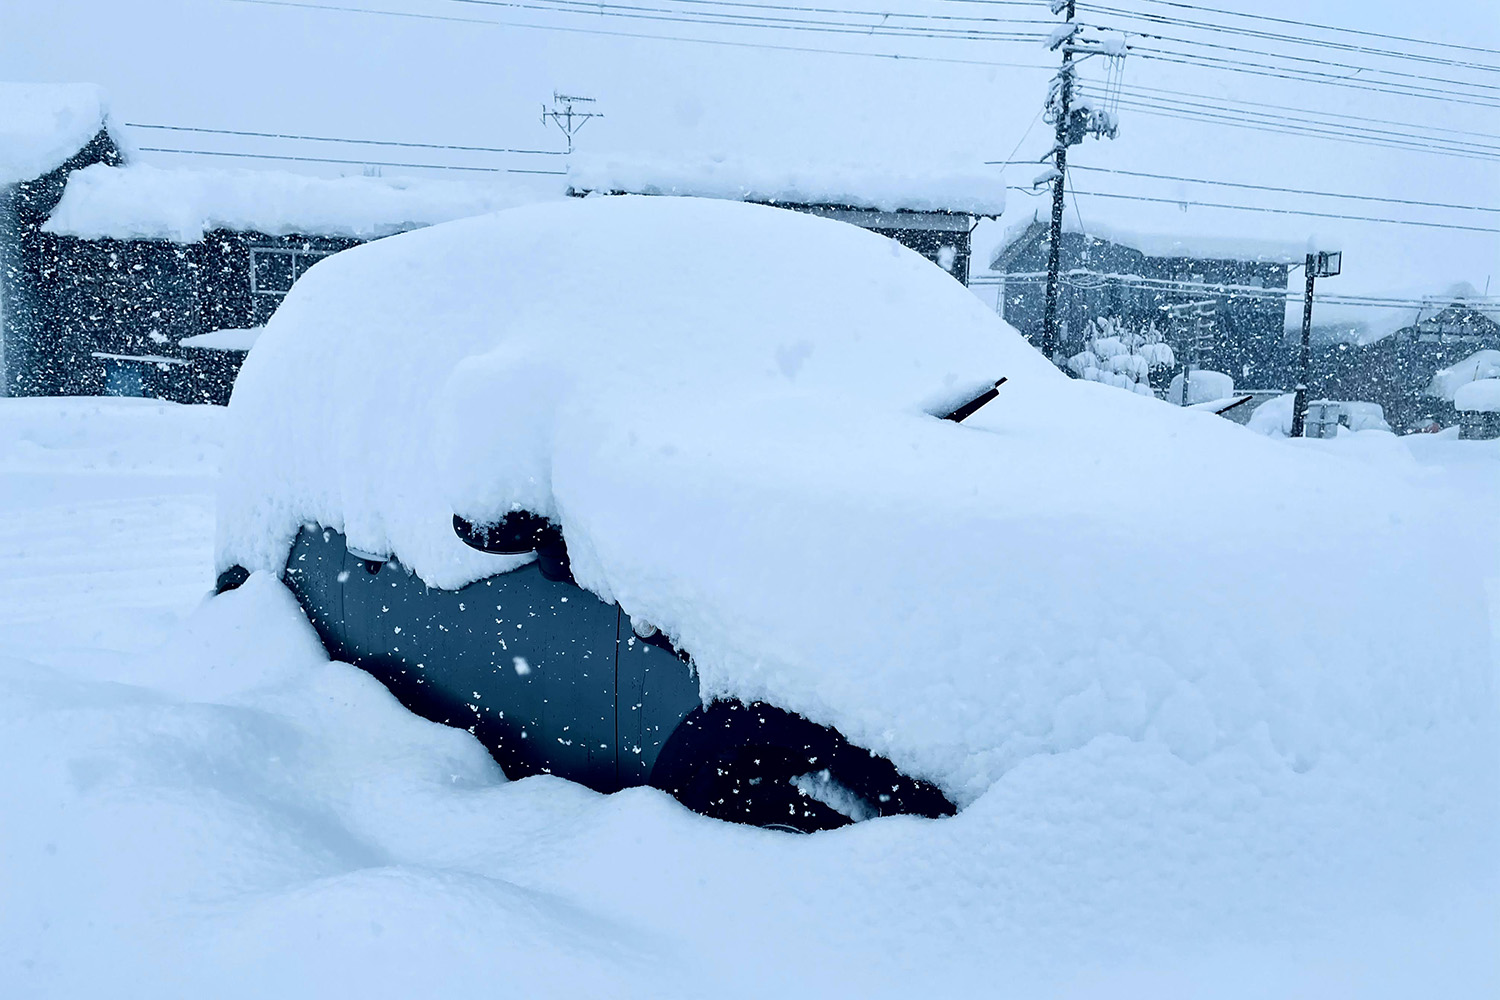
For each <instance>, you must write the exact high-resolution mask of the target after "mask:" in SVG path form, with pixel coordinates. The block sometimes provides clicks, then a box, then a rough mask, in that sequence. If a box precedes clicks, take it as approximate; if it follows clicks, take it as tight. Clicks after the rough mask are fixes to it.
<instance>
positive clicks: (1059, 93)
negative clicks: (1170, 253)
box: [1032, 0, 1129, 361]
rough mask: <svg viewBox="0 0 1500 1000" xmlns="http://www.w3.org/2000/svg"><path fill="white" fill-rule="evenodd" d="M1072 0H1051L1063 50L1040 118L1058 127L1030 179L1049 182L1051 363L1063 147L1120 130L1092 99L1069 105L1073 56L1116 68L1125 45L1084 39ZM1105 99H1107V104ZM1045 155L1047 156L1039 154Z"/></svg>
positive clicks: (1055, 36) (1046, 321)
mask: <svg viewBox="0 0 1500 1000" xmlns="http://www.w3.org/2000/svg"><path fill="white" fill-rule="evenodd" d="M1075 8H1076V4H1075V0H1052V13H1053V14H1062V15H1064V17H1065V20H1064V22H1063V23H1062V24H1060V25H1058V27H1057V30H1055V31H1054V32H1053V33H1052V37H1051V39H1050V40H1049V42H1048V46H1049V47H1050V48H1051V49H1052V51H1054V52H1056V51H1058V50H1059V49H1061V50H1062V68H1061V69H1059V70H1058V71H1057V75H1056V76H1054V77H1053V78H1052V88H1051V90H1050V91H1049V92H1048V94H1047V108H1046V113H1045V120H1046V121H1047V122H1049V123H1050V124H1052V125H1055V126H1056V128H1057V131H1056V138H1055V140H1054V142H1053V144H1052V151H1051V152H1050V153H1048V154H1047V157H1051V159H1052V168H1051V169H1050V170H1048V171H1047V172H1046V173H1044V174H1042V175H1041V176H1040V177H1038V178H1036V180H1034V181H1033V182H1032V186H1033V187H1040V186H1041V185H1043V184H1045V183H1047V182H1048V181H1051V183H1052V229H1051V234H1050V237H1049V238H1048V242H1047V300H1046V306H1045V309H1044V312H1043V316H1042V342H1041V344H1040V345H1038V346H1039V347H1040V348H1041V351H1042V354H1043V355H1045V356H1046V358H1047V359H1048V360H1049V361H1050V360H1052V357H1053V354H1054V353H1056V351H1057V348H1058V335H1057V332H1058V322H1057V298H1058V283H1059V273H1058V272H1059V270H1060V268H1061V253H1062V226H1063V194H1064V188H1065V185H1066V184H1067V178H1068V147H1069V146H1076V145H1078V144H1079V143H1081V142H1083V139H1084V136H1087V135H1093V136H1095V137H1096V138H1101V139H1104V138H1108V139H1113V138H1114V137H1115V134H1116V132H1118V131H1119V119H1118V116H1117V115H1116V113H1115V112H1114V111H1113V110H1110V109H1107V108H1099V107H1095V106H1094V105H1093V104H1092V103H1091V102H1088V101H1082V102H1079V103H1080V105H1081V106H1078V107H1075V106H1074V95H1073V82H1074V76H1075V74H1076V73H1077V65H1076V64H1075V63H1074V56H1075V55H1077V56H1081V57H1082V58H1083V59H1087V58H1088V57H1089V56H1094V55H1103V56H1107V57H1109V59H1110V62H1111V66H1115V67H1118V66H1119V65H1120V63H1119V60H1122V59H1123V58H1124V56H1125V53H1126V50H1127V49H1128V48H1129V46H1127V45H1126V44H1125V40H1124V38H1123V37H1120V38H1116V39H1113V40H1101V39H1094V38H1083V37H1081V34H1080V33H1081V32H1082V31H1083V28H1084V26H1083V25H1081V24H1076V23H1074V20H1073V19H1074V18H1075V17H1076V16H1077V11H1076V9H1075ZM1108 103H1109V102H1108V101H1107V102H1106V104H1108ZM1043 159H1046V157H1043Z"/></svg>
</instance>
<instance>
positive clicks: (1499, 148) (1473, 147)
mask: <svg viewBox="0 0 1500 1000" xmlns="http://www.w3.org/2000/svg"><path fill="white" fill-rule="evenodd" d="M1080 92H1082V93H1085V94H1087V93H1089V91H1088V90H1087V89H1086V88H1080ZM1120 103H1121V104H1122V105H1123V106H1126V107H1130V108H1133V109H1135V110H1162V111H1172V112H1177V113H1201V114H1203V115H1205V116H1207V117H1212V118H1215V119H1219V120H1223V121H1228V122H1247V123H1254V124H1270V125H1280V126H1287V125H1292V126H1297V127H1298V132H1299V134H1300V133H1305V134H1309V135H1319V136H1325V137H1332V138H1336V139H1344V138H1361V139H1375V140H1389V141H1391V142H1395V143H1399V144H1402V145H1404V146H1407V147H1410V148H1417V149H1422V150H1427V151H1431V150H1434V149H1442V150H1444V151H1448V150H1451V151H1454V152H1469V153H1477V154H1500V145H1489V144H1487V143H1479V142H1471V141H1469V140H1467V139H1449V138H1441V137H1435V136H1425V135H1418V134H1414V133H1408V132H1401V131H1392V130H1388V129H1376V128H1366V127H1362V126H1358V125H1340V124H1334V123H1330V122H1319V121H1314V120H1311V119H1307V118H1298V117H1294V116H1290V115H1280V114H1274V113H1271V112H1260V111H1253V110H1250V109H1245V108H1224V107H1220V106H1218V105H1214V104H1204V103H1202V102H1199V101H1192V100H1188V99H1186V98H1182V99H1179V100H1176V101H1170V102H1163V101H1160V100H1157V99H1154V98H1147V97H1139V98H1137V97H1122V98H1121V99H1120Z"/></svg>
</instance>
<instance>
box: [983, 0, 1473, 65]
mask: <svg viewBox="0 0 1500 1000" xmlns="http://www.w3.org/2000/svg"><path fill="white" fill-rule="evenodd" d="M972 2H980V3H993V2H996V0H972ZM1140 2H1141V3H1151V4H1156V5H1157V6H1158V7H1176V8H1179V9H1181V10H1191V11H1201V12H1203V13H1207V14H1222V15H1224V16H1225V17H1239V18H1244V19H1245V20H1251V21H1265V22H1268V23H1272V24H1285V25H1290V26H1293V27H1298V28H1315V29H1317V30H1319V31H1328V32H1340V33H1343V34H1348V35H1360V36H1362V37H1365V38H1379V39H1382V40H1383V41H1388V42H1406V43H1408V44H1411V45H1431V46H1435V47H1439V48H1446V49H1460V50H1462V51H1465V52H1482V53H1485V54H1486V55H1493V56H1500V49H1491V48H1484V47H1482V46H1476V45H1461V44H1459V43H1457V42H1435V41H1432V40H1431V39H1426V38H1413V37H1411V36H1408V35H1391V34H1385V33H1383V32H1379V31H1366V30H1363V29H1360V28H1349V27H1345V26H1343V25H1336V24H1318V23H1316V22H1314V21H1298V20H1296V19H1294V18H1286V17H1271V16H1270V15H1267V14H1247V13H1245V12H1243V11H1238V10H1225V9H1223V8H1221V7H1205V6H1202V5H1199V4H1191V3H1182V2H1175V0H1140ZM1078 6H1080V7H1083V8H1085V9H1091V8H1092V7H1093V6H1094V5H1093V4H1090V3H1087V2H1085V3H1080V4H1079V5H1078Z"/></svg>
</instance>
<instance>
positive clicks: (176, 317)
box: [30, 165, 516, 402]
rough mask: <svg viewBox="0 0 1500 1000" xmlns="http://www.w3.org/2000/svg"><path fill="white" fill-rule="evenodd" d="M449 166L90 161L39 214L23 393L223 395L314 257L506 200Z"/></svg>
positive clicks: (510, 200)
mask: <svg viewBox="0 0 1500 1000" xmlns="http://www.w3.org/2000/svg"><path fill="white" fill-rule="evenodd" d="M515 200H516V199H515V197H514V196H513V195H512V194H511V193H509V192H506V191H501V190H497V189H495V188H490V187H478V186H471V185H467V184H461V183H457V182H452V181H427V180H420V181H418V180H394V179H386V178H379V177H336V178H319V177H307V176H303V175H300V174H289V173H283V172H280V171H263V170H204V169H195V170H185V169H178V170H169V169H161V168H157V167H150V166H145V165H133V166H125V167H119V168H113V167H105V166H94V167H89V168H87V169H84V170H80V171H78V172H76V173H74V174H73V175H72V176H71V177H70V178H69V179H68V182H67V188H66V191H65V192H64V194H63V197H62V199H61V200H60V201H59V203H58V204H57V206H56V208H55V209H54V210H53V212H52V214H51V216H50V217H49V218H48V220H47V221H46V223H45V224H44V225H43V226H42V232H43V236H44V237H45V240H44V242H43V246H42V253H43V254H44V255H45V257H46V259H47V267H48V270H49V271H50V273H51V275H52V279H51V281H50V283H49V286H48V289H47V296H46V298H47V302H48V305H49V307H50V313H49V315H48V317H47V322H48V325H49V329H50V331H51V333H50V342H49V353H50V355H51V356H52V357H53V358H54V359H57V360H58V362H59V363H57V364H54V365H53V371H54V373H55V374H54V376H53V377H51V378H46V379H43V378H35V379H33V380H32V384H31V386H30V391H31V392H33V393H36V394H50V393H70V394H94V393H105V394H119V395H152V396H160V397H163V398H168V399H177V400H182V401H195V402H225V401H227V399H228V392H229V388H230V386H231V385H232V384H233V379H234V376H235V374H236V373H237V372H238V368H239V364H238V362H239V361H240V360H242V359H243V357H244V349H245V348H247V347H248V343H249V340H248V339H247V338H245V337H244V336H238V337H235V336H231V337H228V338H224V337H220V338H212V337H205V336H204V335H207V334H212V333H213V332H214V331H241V330H246V329H255V328H258V327H260V326H262V325H264V324H265V322H266V321H267V320H268V319H270V317H271V314H272V313H273V312H275V310H276V307H277V306H278V305H280V303H281V300H282V298H283V297H285V295H286V294H287V292H289V291H290V290H291V288H292V285H293V284H294V283H295V282H296V281H297V280H298V279H299V278H301V277H302V275H303V274H305V273H306V272H307V270H308V269H309V268H310V267H312V266H313V265H314V264H316V263H317V262H318V261H320V260H322V259H323V258H324V257H327V256H330V255H331V254H335V253H338V252H339V251H341V250H347V249H349V248H350V247H353V246H357V245H359V244H360V243H365V242H368V241H370V240H373V239H379V238H381V237H384V236H390V235H393V234H395V233H400V232H405V231H407V230H411V229H417V228H421V227H423V226H428V225H432V224H434V223H438V222H445V221H448V220H451V219H457V218H462V217H464V216H468V215H478V214H482V213H484V212H490V211H495V210H498V209H500V208H505V207H509V206H510V205H512V204H514V203H515Z"/></svg>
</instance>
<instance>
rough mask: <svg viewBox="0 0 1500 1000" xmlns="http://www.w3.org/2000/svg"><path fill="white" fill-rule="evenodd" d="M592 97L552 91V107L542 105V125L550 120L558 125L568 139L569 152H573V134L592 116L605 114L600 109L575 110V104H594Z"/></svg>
mask: <svg viewBox="0 0 1500 1000" xmlns="http://www.w3.org/2000/svg"><path fill="white" fill-rule="evenodd" d="M593 103H594V98H592V97H577V96H573V95H569V94H559V93H557V92H556V91H553V92H552V107H551V109H550V110H549V109H548V108H547V105H545V104H543V105H542V125H543V126H545V125H546V124H547V123H548V122H549V121H550V122H551V123H552V124H554V125H556V126H557V127H558V128H559V129H560V130H561V131H562V134H563V135H564V136H566V137H567V139H568V152H569V153H572V152H573V136H575V135H577V134H578V132H579V131H580V130H581V129H582V128H583V127H584V126H585V125H587V124H588V123H589V119H591V118H603V117H604V115H603V114H602V113H600V112H598V111H574V110H573V105H574V104H593Z"/></svg>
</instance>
